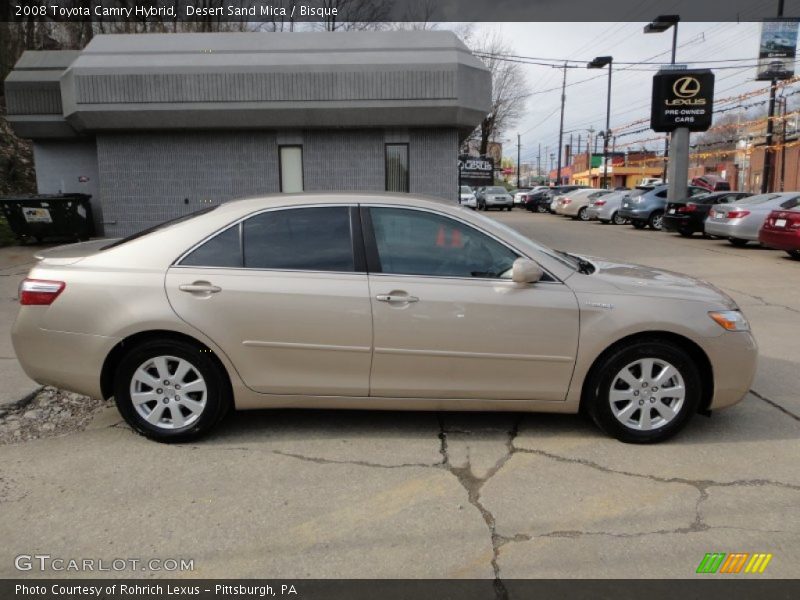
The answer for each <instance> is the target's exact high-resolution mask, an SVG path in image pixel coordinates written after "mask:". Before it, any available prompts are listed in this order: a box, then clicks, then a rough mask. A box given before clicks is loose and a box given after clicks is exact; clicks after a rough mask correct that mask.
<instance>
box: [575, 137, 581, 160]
mask: <svg viewBox="0 0 800 600" xmlns="http://www.w3.org/2000/svg"><path fill="white" fill-rule="evenodd" d="M580 153H581V134H580V133H579V134H578V151H577V152H575V154H576V155H577V154H580Z"/></svg>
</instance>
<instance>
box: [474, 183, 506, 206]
mask: <svg viewBox="0 0 800 600" xmlns="http://www.w3.org/2000/svg"><path fill="white" fill-rule="evenodd" d="M477 196H478V210H489V209H490V208H499V209H500V210H503V209H506V210H511V209H512V208H514V199H513V198H512V197H511V194H509V193H508V190H506V188H504V187H500V186H492V187H485V188H483V189H481V191H479V192H478V194H477Z"/></svg>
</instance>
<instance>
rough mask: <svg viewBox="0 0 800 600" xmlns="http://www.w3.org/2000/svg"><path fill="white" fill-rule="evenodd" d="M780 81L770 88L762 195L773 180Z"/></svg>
mask: <svg viewBox="0 0 800 600" xmlns="http://www.w3.org/2000/svg"><path fill="white" fill-rule="evenodd" d="M782 16H783V0H778V18H779V19H780V18H781V17H782ZM777 84H778V80H777V79H775V78H774V77H773V78H772V81H770V86H769V109H768V110H767V135H766V136H765V139H764V170H763V172H762V174H761V193H762V194H766V193H767V192H768V191H769V188H770V187H771V186H770V179H771V178H772V163H773V161H774V160H775V153H774V152H773V151H772V150H770V146H772V132H773V123H772V121H773V120H774V119H773V117H774V116H775V88H776V86H777Z"/></svg>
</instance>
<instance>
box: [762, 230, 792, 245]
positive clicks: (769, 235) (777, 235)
mask: <svg viewBox="0 0 800 600" xmlns="http://www.w3.org/2000/svg"><path fill="white" fill-rule="evenodd" d="M758 241H759V242H761V243H762V244H764V245H765V246H768V247H770V248H775V249H777V250H800V231H780V230H775V229H762V230H761V231H760V232H759V234H758Z"/></svg>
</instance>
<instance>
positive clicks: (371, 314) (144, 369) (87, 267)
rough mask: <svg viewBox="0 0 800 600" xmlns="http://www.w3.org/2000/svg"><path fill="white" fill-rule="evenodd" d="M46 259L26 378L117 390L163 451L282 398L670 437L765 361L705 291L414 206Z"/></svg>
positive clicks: (206, 226)
mask: <svg viewBox="0 0 800 600" xmlns="http://www.w3.org/2000/svg"><path fill="white" fill-rule="evenodd" d="M37 258H39V259H40V260H39V262H38V263H37V265H36V266H35V267H34V268H33V269H32V270H31V272H30V273H29V275H28V278H27V279H25V280H24V281H23V282H22V284H21V285H20V289H19V300H20V304H21V307H20V312H19V315H18V317H17V320H16V323H15V324H14V328H13V334H12V335H13V342H14V348H15V350H16V353H17V356H18V357H19V360H20V362H21V363H22V366H23V367H24V369H25V371H26V372H27V373H28V375H30V377H31V378H33V379H34V380H36V381H37V382H39V383H41V384H48V385H54V386H57V387H60V388H64V389H67V390H71V391H74V392H78V393H82V394H86V395H89V396H95V397H100V396H102V397H103V398H109V397H112V396H113V397H114V399H115V401H116V404H117V406H118V408H119V411H120V413H121V414H122V416H123V417H124V418H125V420H126V421H127V422H128V423H129V424H130V425H131V427H133V428H134V429H135V430H136V431H139V432H140V433H142V434H144V435H146V436H148V437H150V438H153V439H155V440H159V441H163V442H179V441H186V440H191V439H194V438H197V437H198V436H201V435H203V434H205V433H207V432H209V431H210V430H211V429H213V428H214V426H215V425H216V424H217V423H218V422H219V421H220V420H221V419H222V418H223V417H224V415H225V414H226V412H227V411H228V410H229V409H231V408H236V409H240V410H244V409H262V408H283V407H291V408H349V409H387V410H500V411H541V412H560V413H577V412H585V413H587V414H589V415H590V416H591V417H592V418H593V419H594V421H595V422H596V423H597V424H598V425H599V426H600V427H601V428H602V429H603V430H604V431H606V432H607V433H608V434H610V435H612V436H614V437H616V438H618V439H620V440H623V441H625V442H640V443H646V442H657V441H661V440H664V439H666V438H668V437H670V436H672V435H673V434H675V433H676V432H677V431H679V430H680V429H681V428H682V427H683V426H684V425H685V424H686V423H687V421H688V420H689V419H690V418H691V417H692V415H693V414H694V413H696V412H702V413H708V412H709V411H710V410H713V409H719V408H724V407H726V406H730V405H732V404H734V403H736V402H738V401H739V400H740V399H741V398H742V397H743V396H744V395H745V393H746V392H747V391H748V389H749V387H750V384H751V381H752V378H753V375H754V372H755V368H756V357H757V349H756V344H755V341H754V339H753V337H752V335H751V334H750V331H749V326H748V323H747V320H746V319H745V317H744V316H743V315H742V312H741V311H740V310H739V308H738V307H737V306H736V304H735V303H734V301H733V300H731V298H729V297H728V296H726V295H725V294H723V293H722V292H720V291H719V290H717V289H716V288H714V287H712V286H711V285H709V284H707V283H704V282H702V281H698V280H695V279H690V278H688V277H685V276H682V275H678V274H675V273H670V272H666V271H660V270H655V269H651V268H647V267H642V266H636V265H633V264H619V263H612V262H608V261H605V260H602V259H595V258H589V257H582V256H576V255H573V254H569V253H565V252H560V251H556V250H551V249H549V248H546V247H544V246H541V245H539V244H537V243H535V242H533V241H531V240H530V239H528V238H526V237H524V236H522V235H520V234H519V233H517V232H516V231H514V230H512V229H510V228H508V227H506V226H504V225H503V224H501V223H499V222H497V221H495V220H493V219H491V218H488V217H485V216H483V215H481V214H478V213H475V212H474V211H470V210H468V209H465V208H461V207H458V206H456V205H449V204H446V203H444V202H440V201H432V200H425V199H419V198H414V197H413V196H408V195H388V194H387V195H383V194H353V193H305V194H297V195H276V196H268V197H262V198H254V199H247V200H238V201H234V202H228V203H226V204H222V205H220V206H217V207H215V208H211V209H208V210H204V211H201V212H199V213H195V214H193V215H190V216H188V217H183V218H181V219H178V220H176V221H172V222H168V223H165V224H163V225H161V226H159V227H156V228H154V229H151V230H148V231H144V232H141V233H139V234H137V235H134V236H132V237H129V238H126V239H121V240H98V241H91V242H86V243H83V244H74V245H68V246H61V247H58V248H54V249H51V250H48V251H44V252H42V253H41V254H40V255H39V256H38V257H37Z"/></svg>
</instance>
